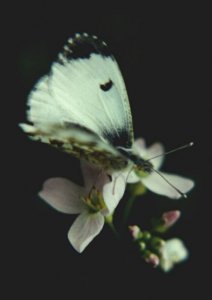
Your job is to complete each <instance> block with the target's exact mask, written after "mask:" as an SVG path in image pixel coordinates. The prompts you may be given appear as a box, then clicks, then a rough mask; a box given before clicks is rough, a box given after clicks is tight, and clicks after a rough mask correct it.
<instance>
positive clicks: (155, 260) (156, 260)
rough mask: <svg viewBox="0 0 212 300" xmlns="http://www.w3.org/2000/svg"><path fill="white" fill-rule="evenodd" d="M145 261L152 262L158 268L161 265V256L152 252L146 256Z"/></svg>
mask: <svg viewBox="0 0 212 300" xmlns="http://www.w3.org/2000/svg"><path fill="white" fill-rule="evenodd" d="M145 261H146V262H147V263H148V264H151V265H152V266H153V267H154V268H156V267H157V266H158V265H159V263H160V259H159V257H158V256H157V255H156V254H154V253H150V254H149V255H147V256H146V257H145Z"/></svg>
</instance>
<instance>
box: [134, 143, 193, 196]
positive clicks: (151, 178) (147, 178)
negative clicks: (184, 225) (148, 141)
mask: <svg viewBox="0 0 212 300" xmlns="http://www.w3.org/2000/svg"><path fill="white" fill-rule="evenodd" d="M133 150H134V151H135V153H137V154H138V155H140V156H141V157H142V158H143V159H151V158H153V157H155V156H157V155H159V154H162V153H164V152H165V151H164V147H163V146H162V144H160V143H155V144H153V145H152V146H150V147H149V148H146V145H145V141H144V140H143V139H137V140H136V141H135V143H134V145H133ZM163 160H164V155H161V156H159V157H157V158H155V159H152V160H151V163H152V165H153V168H154V169H155V170H156V171H158V170H159V169H160V167H161V165H162V163H163ZM142 173H143V172H141V174H138V173H136V172H135V171H134V172H131V174H130V176H129V177H128V182H129V183H135V182H138V181H141V182H142V184H143V185H144V186H146V188H147V189H149V190H150V191H152V192H154V193H157V194H160V195H163V196H167V197H169V198H172V199H178V198H180V197H181V196H182V195H181V194H180V193H179V192H178V191H177V190H175V189H174V188H173V187H172V186H171V185H169V184H168V183H167V182H166V180H164V178H166V179H167V180H168V181H169V182H170V183H171V184H172V185H173V186H175V187H176V188H177V189H178V190H180V191H181V192H182V193H187V192H188V191H190V190H191V189H192V188H193V186H194V182H193V181H192V180H191V179H188V178H184V177H182V176H178V175H173V174H169V173H165V172H161V171H160V174H161V175H162V176H163V177H164V178H162V177H161V176H160V175H159V174H158V173H157V172H154V171H152V172H151V173H149V174H148V173H145V174H144V173H143V174H142Z"/></svg>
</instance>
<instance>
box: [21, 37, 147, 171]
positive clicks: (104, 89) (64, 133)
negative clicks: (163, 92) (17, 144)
mask: <svg viewBox="0 0 212 300" xmlns="http://www.w3.org/2000/svg"><path fill="white" fill-rule="evenodd" d="M28 106H29V110H28V112H27V119H28V121H29V122H30V123H32V124H33V125H28V124H20V126H21V127H22V129H23V130H24V131H25V132H26V133H28V134H29V135H30V136H31V137H32V138H33V139H36V140H40V141H42V142H44V143H49V144H51V145H53V146H55V147H58V148H60V149H62V150H63V151H65V152H68V153H71V154H72V155H74V156H76V157H79V158H84V159H86V160H87V161H89V162H92V163H94V164H97V165H99V166H102V167H104V168H106V169H113V170H118V169H123V168H125V167H127V166H128V165H129V164H130V163H131V164H132V163H135V160H137V163H138V165H140V167H141V168H145V166H146V165H147V166H148V167H150V166H151V164H150V163H147V162H145V161H143V160H142V159H141V158H138V157H136V156H135V155H133V154H132V153H131V150H130V149H131V146H132V143H133V125H132V117H131V111H130V106H129V100H128V96H127V91H126V87H125V84H124V80H123V78H122V75H121V72H120V70H119V67H118V64H117V62H116V60H115V58H114V57H113V56H112V54H111V53H110V51H109V49H108V47H107V45H106V44H105V43H104V42H102V41H100V40H99V39H98V38H97V37H96V36H90V35H88V34H86V33H84V34H76V35H75V37H74V38H72V39H69V40H68V43H67V45H65V46H64V50H63V52H62V53H60V54H59V56H58V61H57V62H54V63H53V64H52V66H51V71H50V73H49V74H48V75H46V76H44V77H43V78H41V79H40V80H39V81H38V83H37V84H36V85H35V88H34V89H33V91H32V92H31V93H30V95H29V98H28Z"/></svg>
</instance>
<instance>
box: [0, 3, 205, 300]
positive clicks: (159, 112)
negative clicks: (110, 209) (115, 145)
mask: <svg viewBox="0 0 212 300" xmlns="http://www.w3.org/2000/svg"><path fill="white" fill-rule="evenodd" d="M34 4H35V3H34ZM103 6H104V3H103ZM164 9H165V8H164ZM164 9H163V8H160V9H159V8H155V11H154V16H152V17H151V16H148V17H147V16H145V12H144V11H143V9H140V10H138V11H136V9H134V10H133V11H132V10H127V9H125V10H119V9H103V8H99V7H98V8H97V9H96V11H95V9H94V10H92V9H91V8H90V9H89V10H88V11H87V9H86V8H84V10H82V8H81V10H79V9H73V7H72V6H71V5H69V6H67V5H66V6H64V5H63V6H62V5H59V4H58V5H53V4H51V5H49V6H47V5H42V6H39V7H34V6H33V5H32V6H30V5H28V6H27V7H20V6H18V7H17V8H15V7H13V9H12V10H11V11H10V12H9V13H8V14H7V18H6V20H5V22H4V27H5V29H6V30H5V32H6V37H7V40H8V41H7V42H5V44H4V45H5V47H4V48H5V50H6V55H7V56H6V57H8V59H7V71H9V72H8V73H9V75H8V76H5V77H6V78H5V79H6V85H4V87H5V86H6V90H7V94H6V95H7V96H6V98H5V99H4V101H5V103H6V107H7V110H6V111H5V112H3V118H2V119H3V128H4V129H5V130H3V131H4V132H3V133H4V134H5V133H6V134H5V136H6V137H5V140H3V143H2V148H3V149H4V150H6V154H8V156H3V158H5V163H6V166H7V167H6V171H5V173H4V174H6V175H7V176H4V177H6V184H4V186H3V187H6V191H7V193H6V197H5V196H4V199H2V201H3V202H4V203H6V209H4V210H2V220H3V229H4V233H5V237H6V242H4V243H3V244H4V246H6V247H5V248H6V253H5V254H4V256H2V257H3V259H4V263H5V268H4V273H3V275H4V278H5V279H6V283H5V284H4V286H6V291H7V295H10V292H12V293H13V292H15V294H16V297H18V296H22V299H32V298H33V297H35V298H36V299H44V298H45V299H46V297H48V298H51V297H52V296H53V297H54V296H55V297H56V298H57V299H82V297H83V296H86V297H94V298H95V297H99V298H100V297H102V296H104V297H115V296H119V297H123V296H126V297H127V298H129V297H131V298H130V299H136V298H141V299H170V298H172V299H175V298H176V299H177V298H178V297H181V299H187V298H188V299H190V296H191V295H196V294H198V295H202V299H206V298H205V296H204V295H205V293H206V288H207V284H208V283H207V282H208V280H209V277H208V276H206V271H207V270H210V267H211V252H210V248H209V247H210V230H209V228H210V227H211V225H210V215H211V213H210V206H209V202H210V201H211V199H210V198H211V197H210V193H209V192H208V193H207V192H206V186H207V184H206V183H207V181H208V182H209V180H208V177H209V176H210V167H209V163H208V157H207V151H206V150H207V149H210V135H211V134H210V127H209V122H208V118H207V114H206V112H207V110H206V109H205V106H206V102H205V100H206V99H209V95H208V93H207V89H208V88H207V87H208V83H209V77H207V76H208V74H207V64H208V62H209V60H210V57H211V54H210V55H209V51H208V47H209V42H208V38H209V37H208V23H207V18H206V17H204V13H203V14H201V12H199V11H198V8H195V10H191V9H185V8H183V9H179V8H178V9H177V8H174V9H173V8H171V7H170V8H168V13H167V12H165V11H164ZM198 13H199V14H198ZM76 32H88V33H92V34H96V35H97V36H99V37H100V38H102V39H104V40H105V41H106V42H107V43H108V44H109V45H110V47H111V49H112V51H113V53H114V55H115V57H116V59H117V61H118V63H119V65H120V68H121V70H122V73H123V76H124V79H125V82H126V86H127V90H128V94H129V98H130V104H131V109H132V115H133V122H134V129H135V136H136V137H138V136H142V137H144V138H145V139H146V140H147V143H148V144H151V143H152V142H155V141H161V142H162V143H164V145H165V146H166V148H167V149H172V148H174V147H177V146H180V145H183V144H185V143H187V142H189V141H194V142H195V146H194V147H193V148H191V149H188V150H184V151H182V152H178V153H176V154H173V155H170V156H169V157H167V159H166V162H165V165H164V170H167V171H170V172H176V173H178V174H182V175H184V176H188V177H191V178H193V179H194V180H195V182H196V187H195V189H194V190H193V191H192V192H191V193H190V194H189V197H188V199H186V200H179V201H174V200H169V199H166V198H163V197H159V196H157V195H154V194H151V193H150V192H149V193H148V194H147V195H146V196H145V197H143V199H140V200H139V199H138V201H137V202H136V204H135V207H134V209H133V212H132V215H131V218H130V221H131V222H132V223H137V224H140V225H141V226H143V227H145V226H147V225H148V222H149V219H150V217H151V216H152V215H154V214H159V213H160V212H161V211H162V210H163V209H165V210H166V209H180V210H181V211H182V212H183V214H182V218H181V220H180V221H179V222H178V224H177V225H176V226H175V228H173V229H172V231H171V232H170V236H172V235H173V236H179V237H180V238H182V239H183V240H184V241H185V243H186V245H187V247H188V248H189V250H190V259H189V260H188V261H187V262H186V263H184V264H181V265H179V266H177V267H176V268H175V269H174V270H173V271H172V272H171V273H170V274H163V273H162V272H160V271H159V270H155V269H152V268H151V267H150V266H148V265H146V264H145V263H144V262H143V261H142V260H141V259H140V257H139V255H137V254H136V252H135V251H134V249H133V248H132V247H131V246H130V243H128V241H127V238H126V240H125V241H123V243H119V242H117V241H116V239H115V238H114V237H113V235H112V233H111V232H110V230H109V229H108V228H107V227H106V226H105V227H104V230H103V231H102V233H101V234H100V235H99V236H98V237H97V238H96V239H95V240H94V241H93V242H92V243H91V244H90V246H89V247H88V248H87V249H86V250H85V252H84V253H83V254H81V255H79V254H78V253H76V252H75V251H74V250H73V249H72V247H71V246H70V245H69V242H68V240H67V238H66V234H67V231H68V229H69V227H70V225H71V223H72V222H73V220H74V217H72V216H67V215H63V214H60V213H58V212H56V211H54V210H53V209H51V208H50V207H48V206H47V205H45V204H44V203H43V202H42V201H41V200H40V199H38V197H37V196H36V195H37V192H38V191H39V190H40V188H41V186H42V183H43V181H44V180H45V179H47V178H49V177H54V176H63V177H67V178H70V179H73V180H75V181H76V182H78V183H80V182H81V180H82V179H81V175H80V172H79V164H78V161H77V160H76V159H74V158H71V157H68V156H67V155H65V154H61V153H59V152H57V151H56V150H54V149H52V148H51V147H48V146H46V145H41V144H39V143H33V142H31V141H29V140H28V139H27V137H26V136H25V135H24V134H23V133H22V132H21V131H20V130H19V128H18V126H17V124H18V123H19V122H22V121H24V120H25V103H26V98H27V95H28V93H29V91H30V90H31V88H32V86H33V85H34V83H35V82H36V80H37V79H38V78H40V76H42V75H43V74H45V73H46V72H48V70H49V67H50V64H51V62H52V61H53V60H54V59H55V58H56V56H57V53H58V52H59V51H60V49H61V48H62V46H63V44H64V42H65V41H66V39H67V38H68V37H69V36H71V35H73V34H74V33H76ZM5 60H6V59H5ZM2 61H3V62H4V56H3V57H2ZM2 101H3V100H2ZM205 121H206V122H205ZM207 122H208V123H207ZM8 133H9V134H8ZM5 141H6V142H5ZM125 200H126V198H125ZM125 200H123V204H121V205H120V207H118V209H117V212H116V217H117V222H116V223H117V224H116V225H117V226H118V227H119V219H120V216H121V209H122V208H123V205H124V201H125ZM156 297H157V298H156ZM5 299H6V298H5ZM8 299H9V296H8ZM89 299H90V298H89Z"/></svg>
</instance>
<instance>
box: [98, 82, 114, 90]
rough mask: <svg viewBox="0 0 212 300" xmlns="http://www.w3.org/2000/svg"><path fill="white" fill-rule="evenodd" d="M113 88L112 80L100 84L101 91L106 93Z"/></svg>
mask: <svg viewBox="0 0 212 300" xmlns="http://www.w3.org/2000/svg"><path fill="white" fill-rule="evenodd" d="M112 86H113V82H112V80H111V79H110V80H109V81H108V82H106V83H103V84H100V89H101V90H103V91H104V92H107V91H109V90H110V89H111V88H112Z"/></svg>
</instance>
